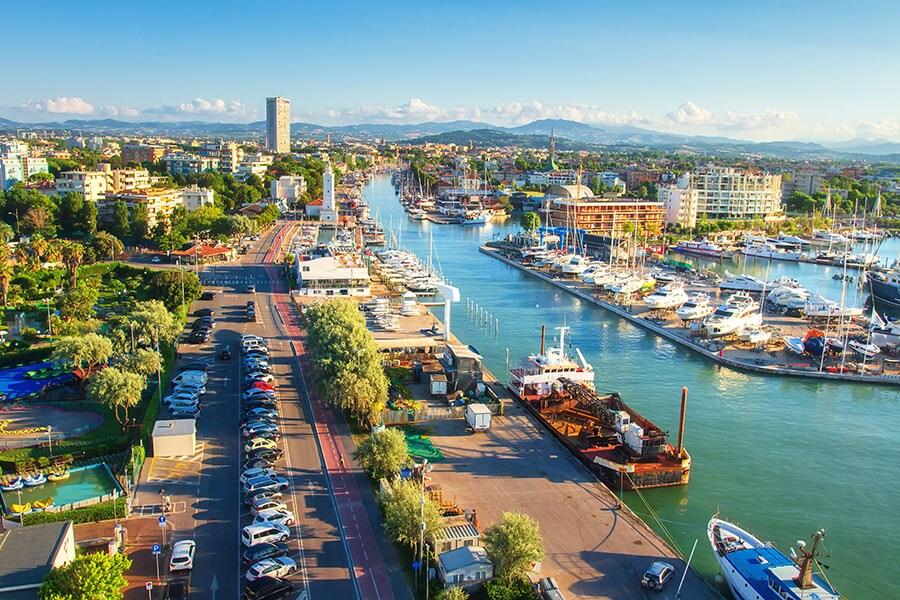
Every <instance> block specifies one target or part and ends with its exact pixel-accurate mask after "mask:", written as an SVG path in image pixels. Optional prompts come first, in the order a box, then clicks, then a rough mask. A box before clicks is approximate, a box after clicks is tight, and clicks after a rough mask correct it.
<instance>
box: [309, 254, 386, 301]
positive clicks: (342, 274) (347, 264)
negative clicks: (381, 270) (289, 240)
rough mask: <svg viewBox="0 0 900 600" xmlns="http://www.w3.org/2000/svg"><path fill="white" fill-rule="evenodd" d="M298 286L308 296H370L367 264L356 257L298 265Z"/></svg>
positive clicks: (333, 258)
mask: <svg viewBox="0 0 900 600" xmlns="http://www.w3.org/2000/svg"><path fill="white" fill-rule="evenodd" d="M295 268H296V270H297V285H299V287H300V293H301V294H304V295H306V296H325V297H332V296H362V297H365V296H370V295H371V293H372V290H371V287H370V286H371V281H370V280H369V270H368V268H367V267H366V264H365V263H364V262H363V261H362V260H361V259H359V257H357V256H356V255H354V254H342V255H340V256H323V257H321V258H314V259H312V260H298V261H295Z"/></svg>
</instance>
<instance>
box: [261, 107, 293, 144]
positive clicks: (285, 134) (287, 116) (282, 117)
mask: <svg viewBox="0 0 900 600" xmlns="http://www.w3.org/2000/svg"><path fill="white" fill-rule="evenodd" d="M266 148H267V149H268V150H269V152H274V153H275V154H287V153H288V152H290V151H291V101H290V100H288V99H287V98H277V97H276V98H266Z"/></svg>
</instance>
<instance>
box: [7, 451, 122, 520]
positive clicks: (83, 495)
mask: <svg viewBox="0 0 900 600" xmlns="http://www.w3.org/2000/svg"><path fill="white" fill-rule="evenodd" d="M121 491H122V487H121V486H120V485H119V482H118V481H116V478H115V477H113V475H112V473H111V472H110V471H109V467H107V466H106V464H104V463H100V464H98V465H91V466H89V467H78V468H75V469H70V470H69V478H68V479H67V480H66V481H59V482H53V481H48V482H47V483H45V484H43V485H39V486H37V487H23V488H21V489H20V490H15V491H11V492H0V494H2V496H3V505H4V507H5V508H6V509H7V512H9V507H10V506H11V505H12V504H20V503H21V504H28V503H31V504H34V502H35V500H45V499H46V498H53V504H54V505H55V506H58V507H59V506H64V505H66V504H72V503H75V502H82V501H84V500H91V499H94V498H99V497H100V496H104V495H106V494H111V493H113V492H117V493H120V492H121ZM20 494H21V500H20Z"/></svg>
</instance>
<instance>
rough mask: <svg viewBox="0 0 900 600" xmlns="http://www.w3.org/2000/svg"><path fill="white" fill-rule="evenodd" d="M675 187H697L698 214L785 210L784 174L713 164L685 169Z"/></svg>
mask: <svg viewBox="0 0 900 600" xmlns="http://www.w3.org/2000/svg"><path fill="white" fill-rule="evenodd" d="M672 187H675V188H678V189H692V190H696V191H697V214H698V215H706V216H707V217H708V218H710V219H761V218H766V217H771V216H774V215H778V214H780V213H781V212H782V205H781V175H772V174H770V173H766V172H757V171H750V170H747V169H735V168H731V167H712V166H710V167H704V168H701V169H698V170H697V171H696V172H693V173H691V172H688V173H685V174H684V175H682V176H681V178H679V179H678V181H677V182H676V183H675V185H674V186H672ZM661 189H662V188H661Z"/></svg>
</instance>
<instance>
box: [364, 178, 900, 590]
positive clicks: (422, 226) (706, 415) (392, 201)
mask: <svg viewBox="0 0 900 600" xmlns="http://www.w3.org/2000/svg"><path fill="white" fill-rule="evenodd" d="M366 198H367V199H368V201H369V203H370V204H371V205H372V208H373V212H374V211H375V210H377V212H378V214H379V218H380V219H381V221H382V222H383V224H384V225H385V228H388V226H389V223H391V222H392V223H393V228H394V230H395V232H399V231H398V230H399V229H400V227H399V226H400V224H401V223H402V232H399V233H400V241H401V244H402V245H403V246H405V247H407V248H408V249H410V250H413V251H415V252H417V253H418V254H419V256H420V257H422V258H423V260H427V257H428V254H429V248H430V245H431V239H433V244H434V247H435V249H436V256H437V258H436V259H435V263H437V264H439V265H440V267H441V269H442V270H443V273H444V275H445V277H446V278H447V279H449V280H450V282H451V283H452V284H453V285H455V286H457V287H458V288H459V289H460V294H461V296H462V297H463V302H461V303H459V304H457V305H454V307H453V322H452V329H453V332H454V333H455V335H457V336H458V337H459V338H460V339H462V340H464V341H466V342H468V343H470V344H472V345H473V346H475V347H476V348H477V349H478V350H479V351H480V352H481V353H482V354H483V355H484V357H485V362H486V364H487V366H488V368H489V369H490V370H491V371H492V372H493V373H494V374H496V375H497V376H498V377H499V378H500V379H501V380H505V371H506V366H507V365H506V350H507V348H508V349H509V361H510V365H511V366H515V365H516V364H518V362H519V361H521V360H522V359H523V358H525V357H526V356H527V355H528V354H529V353H535V352H537V351H538V349H539V344H540V339H539V337H540V328H541V325H542V324H545V325H546V326H547V328H548V332H549V333H548V338H549V337H550V336H552V334H553V328H554V327H557V326H559V325H562V324H563V323H566V324H568V325H569V326H571V327H572V331H573V333H572V348H571V349H570V352H571V353H572V354H574V348H576V347H577V348H580V349H581V351H582V352H583V353H584V356H585V358H586V359H587V360H588V361H589V362H590V363H591V364H593V365H594V368H595V371H596V383H597V387H598V389H600V390H615V391H618V392H620V393H621V394H622V397H623V399H624V400H625V401H626V402H628V404H629V405H631V406H633V407H634V408H636V409H637V410H638V411H640V412H641V413H643V414H644V415H645V416H647V417H648V418H650V419H652V420H653V421H655V422H656V423H657V424H658V425H659V426H661V427H662V428H664V429H668V430H669V431H670V432H673V438H674V435H675V432H676V431H677V426H678V410H679V403H680V393H681V387H682V386H687V387H688V388H689V399H688V413H687V424H686V428H685V445H686V447H687V449H688V450H689V451H690V453H691V456H692V457H693V469H692V472H691V481H690V484H689V485H688V486H683V487H678V488H669V489H660V490H648V491H645V492H642V493H641V494H640V495H638V494H636V493H626V495H625V500H626V502H627V503H628V505H629V506H630V507H631V508H632V509H633V510H634V511H635V512H637V513H639V514H641V515H642V516H645V517H646V520H647V521H648V523H650V524H651V526H653V527H654V528H655V529H657V530H661V529H662V527H661V526H660V523H662V525H663V526H664V527H665V529H666V530H667V532H668V533H669V534H670V535H671V536H672V538H673V539H674V542H675V543H676V544H677V545H678V547H679V548H680V549H681V550H682V552H683V553H684V554H685V555H687V554H688V553H689V552H690V549H691V545H692V544H693V543H694V540H695V539H699V540H700V541H699V543H698V545H697V553H696V555H695V558H694V563H693V564H694V566H695V567H696V568H697V569H698V570H699V571H700V572H701V573H702V574H704V575H705V576H708V577H710V578H711V577H713V576H714V575H715V574H716V573H717V572H718V571H717V565H716V563H715V561H714V559H713V557H712V552H711V550H710V548H709V543H708V542H707V541H706V537H705V536H706V523H707V521H708V520H709V518H710V517H711V516H712V515H713V514H714V513H715V512H716V511H717V510H720V511H721V515H722V517H723V518H727V519H730V520H733V521H736V522H738V523H740V524H741V525H743V526H745V527H746V528H748V529H749V530H750V531H752V532H754V533H755V534H757V535H758V536H759V537H762V538H765V539H769V540H771V541H773V542H774V543H776V544H777V545H779V546H780V547H782V548H783V549H786V548H788V547H790V546H791V545H793V544H794V543H795V542H796V540H798V539H808V537H809V535H810V534H812V533H813V532H814V531H816V530H817V529H819V528H825V529H826V531H827V537H826V540H825V542H826V543H825V546H826V549H827V550H828V551H829V552H830V553H831V557H830V558H828V559H824V561H823V562H825V563H826V564H828V565H829V566H830V567H831V568H830V569H828V571H827V576H828V578H829V579H830V580H831V581H832V583H833V584H834V585H835V586H836V587H837V588H838V589H839V590H840V591H841V592H842V593H843V594H844V595H846V596H847V597H850V598H872V599H878V598H900V579H898V578H896V577H895V576H894V575H893V573H894V571H893V568H892V567H891V566H890V565H891V564H892V562H893V559H894V557H897V556H900V537H898V536H897V535H895V532H894V530H893V527H894V526H896V525H898V524H900V509H898V497H900V456H898V453H897V452H896V451H895V449H894V444H895V443H896V442H897V440H898V434H897V430H898V426H900V418H898V414H900V413H898V408H897V407H898V404H900V393H898V391H900V390H898V388H895V387H874V386H867V385H862V384H837V383H825V382H822V383H815V382H809V381H804V380H797V379H790V378H777V377H763V376H758V375H750V374H745V373H739V372H736V371H731V370H729V369H725V368H723V369H719V368H718V367H717V366H716V364H715V363H712V362H709V361H707V360H705V359H703V358H700V357H699V356H697V355H695V354H693V353H690V352H688V351H687V350H684V349H682V348H680V347H677V346H675V345H673V344H671V343H669V342H667V341H665V340H663V339H661V338H659V337H657V336H655V335H653V334H651V333H649V332H646V331H644V330H642V329H640V328H637V327H635V326H632V325H630V324H628V323H627V322H626V321H624V320H622V319H620V318H618V317H615V316H614V315H611V314H609V313H607V312H606V311H604V310H603V309H601V308H599V307H595V306H594V305H592V304H589V303H586V302H582V301H580V300H579V299H577V298H575V297H573V296H572V295H571V294H568V293H566V292H565V291H563V290H560V289H558V288H556V287H554V286H552V285H550V284H548V283H545V282H542V281H539V280H537V279H535V278H533V277H529V276H528V275H526V274H524V273H522V272H520V271H519V270H517V269H515V268H513V267H510V266H507V265H504V264H502V263H500V262H499V261H497V260H495V259H492V258H490V257H489V256H486V255H484V254H481V253H480V252H479V251H478V247H479V246H480V245H481V244H482V243H483V242H484V241H487V240H489V239H491V238H492V237H494V236H495V235H501V236H502V235H505V234H506V232H508V231H512V230H515V229H518V226H517V224H515V223H513V222H510V223H509V224H507V225H498V224H489V225H485V226H466V227H463V226H459V225H443V226H441V225H435V224H432V223H428V222H418V221H412V220H409V219H408V218H407V217H406V216H405V213H403V211H402V207H401V206H400V205H399V202H398V201H397V199H396V196H395V195H394V192H393V188H392V187H391V185H390V179H389V178H387V177H380V178H376V179H375V180H374V181H373V182H372V183H370V184H369V186H368V187H367V189H366ZM896 242H897V240H892V241H891V242H889V243H888V244H885V247H884V249H883V251H882V254H885V252H887V254H885V255H886V256H891V254H890V253H891V252H894V255H896V249H895V248H896ZM773 264H774V263H773ZM731 270H732V271H738V272H740V270H741V267H731ZM774 270H776V271H783V272H785V273H786V274H791V275H792V276H795V277H797V278H798V279H800V280H801V281H802V282H804V283H806V284H807V285H810V286H816V287H817V289H818V288H819V286H820V287H821V289H820V291H821V292H823V293H825V295H827V296H830V297H834V298H837V297H839V292H840V282H837V281H834V280H832V279H831V277H830V271H827V270H826V268H824V267H818V266H815V265H797V264H791V265H787V264H785V265H779V266H777V267H775V268H774ZM748 272H750V269H748ZM757 272H758V271H757ZM772 276H773V277H774V276H776V275H775V273H773V274H772ZM466 298H470V299H472V300H473V301H474V302H477V303H478V305H479V306H481V307H483V309H484V310H486V311H488V312H490V313H491V315H492V316H493V317H495V318H497V319H499V321H500V326H499V333H498V332H491V331H489V330H488V329H487V328H486V327H485V326H483V325H479V324H478V322H477V320H476V319H475V318H474V317H473V316H472V315H468V314H467V311H466V306H465V300H466ZM438 316H440V315H438ZM644 502H646V505H645V503H644ZM648 506H649V508H648ZM651 509H652V512H653V513H654V514H655V515H656V516H657V517H658V518H659V522H655V521H653V520H652V519H651V517H650V512H651Z"/></svg>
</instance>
